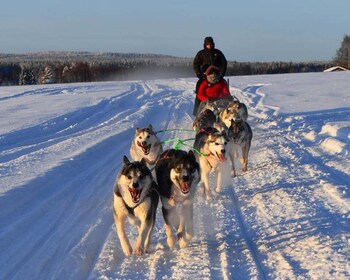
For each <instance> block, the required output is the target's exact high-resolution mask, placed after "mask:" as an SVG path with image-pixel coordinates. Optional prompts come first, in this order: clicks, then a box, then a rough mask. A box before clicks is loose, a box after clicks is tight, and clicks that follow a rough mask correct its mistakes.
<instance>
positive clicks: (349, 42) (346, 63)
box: [334, 35, 350, 69]
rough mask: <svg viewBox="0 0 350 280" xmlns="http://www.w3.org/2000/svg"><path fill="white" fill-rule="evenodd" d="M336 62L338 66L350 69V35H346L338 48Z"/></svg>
mask: <svg viewBox="0 0 350 280" xmlns="http://www.w3.org/2000/svg"><path fill="white" fill-rule="evenodd" d="M334 62H335V63H336V64H337V65H338V66H342V67H344V68H348V69H350V35H344V38H343V41H342V43H341V46H340V48H339V49H338V50H337V53H336V56H335V58H334Z"/></svg>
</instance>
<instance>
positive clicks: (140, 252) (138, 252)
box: [134, 248, 144, 256]
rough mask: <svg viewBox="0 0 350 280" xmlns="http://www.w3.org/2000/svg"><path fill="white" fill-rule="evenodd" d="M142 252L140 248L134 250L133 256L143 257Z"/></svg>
mask: <svg viewBox="0 0 350 280" xmlns="http://www.w3.org/2000/svg"><path fill="white" fill-rule="evenodd" d="M143 253H144V252H143V250H142V248H135V250H134V255H135V256H142V255H143Z"/></svg>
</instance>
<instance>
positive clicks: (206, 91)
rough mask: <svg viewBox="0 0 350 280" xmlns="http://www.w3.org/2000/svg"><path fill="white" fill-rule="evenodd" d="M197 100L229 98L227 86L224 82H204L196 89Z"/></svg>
mask: <svg viewBox="0 0 350 280" xmlns="http://www.w3.org/2000/svg"><path fill="white" fill-rule="evenodd" d="M197 96H198V99H199V100H200V101H205V100H208V99H211V98H224V97H228V96H230V92H229V90H228V86H227V83H226V81H225V80H221V81H220V82H218V83H216V84H213V85H211V84H209V82H208V81H207V80H204V81H203V82H202V83H201V85H200V87H199V89H198V94H197Z"/></svg>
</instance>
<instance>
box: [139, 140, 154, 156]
mask: <svg viewBox="0 0 350 280" xmlns="http://www.w3.org/2000/svg"><path fill="white" fill-rule="evenodd" d="M137 145H138V146H139V147H141V149H142V151H143V153H144V154H146V155H147V154H148V153H149V150H150V149H151V144H150V145H148V146H147V145H143V144H142V143H141V142H137Z"/></svg>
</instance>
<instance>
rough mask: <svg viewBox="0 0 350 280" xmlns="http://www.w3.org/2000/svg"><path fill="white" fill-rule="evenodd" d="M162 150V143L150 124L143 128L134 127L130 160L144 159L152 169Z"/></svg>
mask: <svg viewBox="0 0 350 280" xmlns="http://www.w3.org/2000/svg"><path fill="white" fill-rule="evenodd" d="M162 152H163V147H162V143H161V142H160V140H159V139H158V137H157V135H156V133H155V132H154V131H153V127H152V125H151V124H150V125H149V126H148V127H145V128H136V131H135V136H134V138H133V140H132V143H131V147H130V156H131V158H132V160H138V161H140V160H141V159H145V161H146V162H147V166H148V167H149V168H150V169H151V170H152V169H153V168H154V166H155V165H156V163H157V161H158V159H159V156H160V154H161V153H162Z"/></svg>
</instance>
